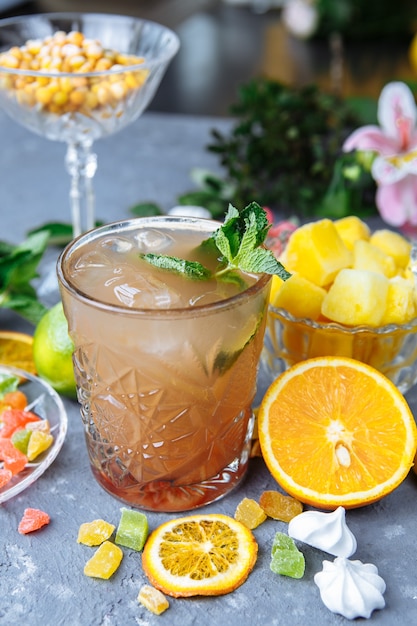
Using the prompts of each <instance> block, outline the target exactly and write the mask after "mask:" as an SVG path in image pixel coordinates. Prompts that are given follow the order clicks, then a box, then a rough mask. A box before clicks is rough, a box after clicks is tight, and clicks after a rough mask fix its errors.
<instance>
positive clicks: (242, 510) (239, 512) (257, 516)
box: [235, 498, 267, 530]
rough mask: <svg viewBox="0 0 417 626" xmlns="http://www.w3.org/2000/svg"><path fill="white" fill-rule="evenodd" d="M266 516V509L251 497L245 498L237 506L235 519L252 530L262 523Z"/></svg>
mask: <svg viewBox="0 0 417 626" xmlns="http://www.w3.org/2000/svg"><path fill="white" fill-rule="evenodd" d="M266 517H267V516H266V514H265V511H264V510H263V509H262V508H261V507H260V506H259V504H258V503H257V502H256V500H252V499H251V498H243V500H242V501H241V502H239V504H238V505H237V507H236V511H235V520H236V521H238V522H240V523H241V524H243V525H244V526H246V528H249V529H250V530H253V529H254V528H256V527H257V526H259V525H260V524H262V523H263V522H264V521H265V520H266Z"/></svg>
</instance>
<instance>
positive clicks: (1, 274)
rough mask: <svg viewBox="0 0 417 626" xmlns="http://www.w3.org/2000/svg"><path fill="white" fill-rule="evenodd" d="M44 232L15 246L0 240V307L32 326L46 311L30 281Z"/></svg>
mask: <svg viewBox="0 0 417 626" xmlns="http://www.w3.org/2000/svg"><path fill="white" fill-rule="evenodd" d="M48 237H49V236H48V234H47V233H36V234H33V235H30V236H29V237H28V238H27V239H26V240H25V241H23V242H22V243H21V244H19V245H14V244H9V243H7V242H5V241H0V308H1V307H4V308H7V309H11V310H13V311H15V312H16V313H18V314H19V315H20V316H22V317H24V318H25V319H26V320H28V321H29V322H31V323H32V324H37V323H38V322H39V320H40V318H41V317H42V315H43V314H44V313H45V311H46V307H45V306H44V305H43V304H42V303H41V302H40V301H39V300H38V297H37V294H36V290H35V288H34V287H33V286H32V284H31V282H32V280H33V279H34V278H36V277H37V276H38V271H37V269H38V265H39V262H40V260H41V258H42V256H43V254H44V252H45V249H46V246H47V243H48Z"/></svg>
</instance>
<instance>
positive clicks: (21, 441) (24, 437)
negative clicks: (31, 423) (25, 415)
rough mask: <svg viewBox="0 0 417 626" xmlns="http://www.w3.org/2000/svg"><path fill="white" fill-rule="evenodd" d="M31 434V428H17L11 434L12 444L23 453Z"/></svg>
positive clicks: (25, 451)
mask: <svg viewBox="0 0 417 626" xmlns="http://www.w3.org/2000/svg"><path fill="white" fill-rule="evenodd" d="M31 434H32V431H31V430H27V429H22V430H17V431H16V432H14V433H13V435H12V444H13V445H14V447H15V448H17V449H18V450H20V452H23V454H26V453H27V450H28V444H29V439H30V436H31Z"/></svg>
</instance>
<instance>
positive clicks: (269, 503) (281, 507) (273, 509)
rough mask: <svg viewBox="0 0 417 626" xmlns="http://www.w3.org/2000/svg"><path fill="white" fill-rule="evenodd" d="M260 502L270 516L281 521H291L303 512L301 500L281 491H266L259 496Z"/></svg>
mask: <svg viewBox="0 0 417 626" xmlns="http://www.w3.org/2000/svg"><path fill="white" fill-rule="evenodd" d="M259 504H260V506H261V507H262V509H263V510H264V511H265V513H266V514H267V515H268V517H272V518H273V519H276V520H279V521H281V522H289V521H291V520H292V518H293V517H295V516H296V515H299V514H300V513H302V512H303V505H302V504H301V502H299V501H298V500H296V499H295V498H292V497H291V496H284V495H283V494H282V493H280V492H279V491H264V492H263V493H261V497H260V498H259Z"/></svg>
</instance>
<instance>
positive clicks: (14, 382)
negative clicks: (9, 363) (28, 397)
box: [0, 374, 20, 398]
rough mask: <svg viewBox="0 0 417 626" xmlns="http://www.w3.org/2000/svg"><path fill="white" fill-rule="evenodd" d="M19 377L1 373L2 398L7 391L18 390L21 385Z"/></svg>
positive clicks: (0, 388) (0, 387)
mask: <svg viewBox="0 0 417 626" xmlns="http://www.w3.org/2000/svg"><path fill="white" fill-rule="evenodd" d="M19 382H20V381H19V377H18V376H10V374H0V398H3V397H4V396H5V395H6V393H10V392H11V391H16V389H17V388H18V386H19Z"/></svg>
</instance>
